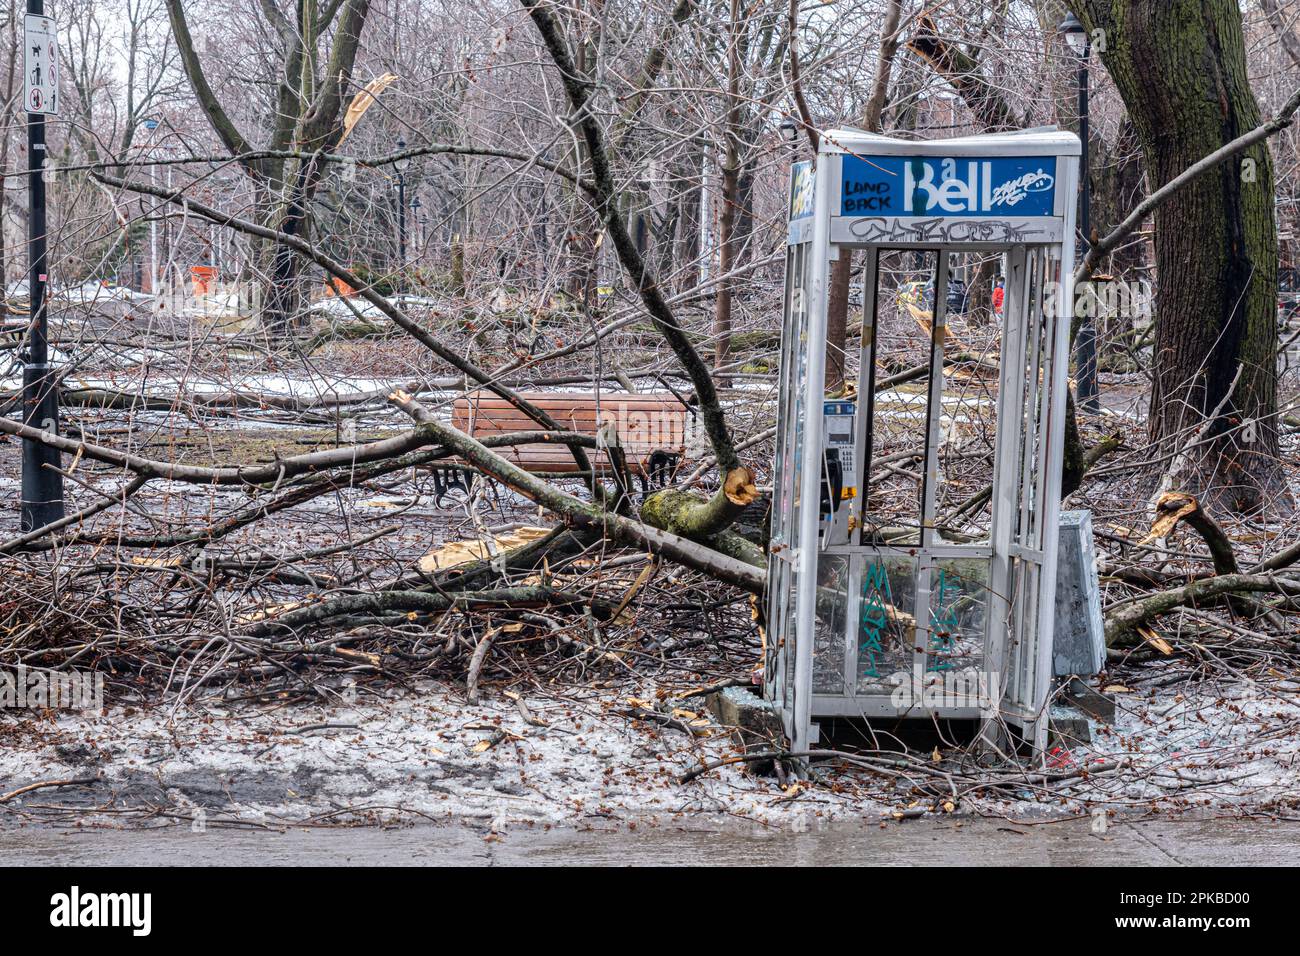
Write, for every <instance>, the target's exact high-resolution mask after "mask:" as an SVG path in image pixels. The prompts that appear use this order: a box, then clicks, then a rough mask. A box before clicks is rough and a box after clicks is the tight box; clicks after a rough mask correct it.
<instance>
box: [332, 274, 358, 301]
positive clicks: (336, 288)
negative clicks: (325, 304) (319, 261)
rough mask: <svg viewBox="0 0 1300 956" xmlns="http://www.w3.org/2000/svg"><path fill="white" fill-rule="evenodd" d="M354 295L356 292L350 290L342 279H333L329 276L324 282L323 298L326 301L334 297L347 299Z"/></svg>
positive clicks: (350, 287)
mask: <svg viewBox="0 0 1300 956" xmlns="http://www.w3.org/2000/svg"><path fill="white" fill-rule="evenodd" d="M356 294H357V290H356V289H354V288H352V286H350V285H348V284H347V283H346V282H344V281H343V280H342V279H335V278H334V277H333V276H331V277H329V278H327V279H326V280H325V298H327V299H328V298H330V297H331V296H336V295H337V296H342V297H343V298H347V297H348V296H353V295H356Z"/></svg>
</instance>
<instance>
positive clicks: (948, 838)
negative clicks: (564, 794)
mask: <svg viewBox="0 0 1300 956" xmlns="http://www.w3.org/2000/svg"><path fill="white" fill-rule="evenodd" d="M1298 856H1300V821H1297V822H1284V821H1270V820H1232V819H1209V820H1206V819H1202V820H1163V819H1161V820H1143V821H1132V822H1112V823H1111V824H1110V825H1109V827H1108V829H1107V832H1106V833H1105V834H1104V835H1099V834H1095V833H1093V832H1092V827H1091V821H1089V820H1086V819H1075V820H1066V821H1061V822H1043V821H1034V822H1031V823H1012V822H1006V821H999V820H988V819H980V820H966V821H959V820H956V819H948V820H944V821H942V822H930V821H925V820H913V821H905V822H891V823H888V824H887V825H886V826H885V827H883V828H882V827H881V826H880V825H879V824H878V823H874V822H873V823H870V824H866V823H864V824H842V823H841V824H835V825H833V826H825V827H824V828H821V829H817V828H815V827H813V828H810V829H806V830H804V831H803V832H795V831H793V830H791V829H779V830H777V829H770V828H766V827H761V826H754V827H750V826H748V825H745V824H736V823H726V824H723V825H720V826H718V827H714V828H710V827H708V826H703V825H700V824H699V823H698V822H697V823H695V824H693V825H692V826H690V827H689V828H685V829H674V828H669V827H663V826H660V827H649V826H640V827H638V828H636V829H634V830H633V829H628V828H626V827H620V828H617V829H603V828H602V829H593V830H585V831H582V830H564V829H558V828H557V829H553V830H549V831H548V830H543V829H541V828H539V827H538V828H529V827H520V828H512V829H510V830H507V831H506V832H504V833H501V834H493V833H491V832H490V831H488V830H487V829H475V828H473V827H469V826H461V825H446V826H438V825H423V826H414V827H408V828H401V829H364V828H356V829H294V830H287V831H284V832H278V831H266V830H246V829H241V830H234V829H216V828H209V829H208V830H207V831H206V832H203V833H194V832H192V831H191V830H190V829H189V828H188V827H185V828H170V827H169V828H165V829H156V830H94V831H89V830H87V831H71V830H58V829H47V828H22V829H6V830H0V865H10V866H14V865H17V866H21V865H36V866H58V865H91V866H95V865H171V866H213V865H257V866H284V865H331V864H333V865H350V866H372V865H384V866H448V865H453V866H454V865H577V866H601V865H608V866H624V865H630V864H631V865H647V866H672V865H699V866H716V865H759V866H763V865H774V864H775V865H796V866H807V865H871V866H906V865H973V866H979V865H1026V866H1091V865H1107V866H1116V865H1155V866H1180V865H1189V866H1220V865H1224V866H1227V865H1283V864H1293V863H1294V861H1295V860H1296V858H1297V857H1298Z"/></svg>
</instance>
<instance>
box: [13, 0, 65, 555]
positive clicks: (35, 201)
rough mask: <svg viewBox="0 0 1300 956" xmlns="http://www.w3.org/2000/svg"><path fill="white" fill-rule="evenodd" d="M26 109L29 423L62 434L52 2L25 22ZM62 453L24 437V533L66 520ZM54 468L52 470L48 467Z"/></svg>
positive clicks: (34, 9) (34, 0) (38, 6)
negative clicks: (48, 222) (52, 191)
mask: <svg viewBox="0 0 1300 956" xmlns="http://www.w3.org/2000/svg"><path fill="white" fill-rule="evenodd" d="M23 41H24V42H23V87H24V88H23V106H24V108H25V109H26V111H27V194H28V198H29V201H30V204H31V209H30V214H29V216H28V226H27V239H28V243H29V256H30V263H31V264H30V269H31V271H30V272H29V273H28V281H27V290H28V294H29V302H30V306H29V308H30V315H31V324H30V327H29V337H28V343H27V349H26V354H25V355H24V356H23V359H24V365H23V424H24V425H28V426H30V427H32V428H39V429H41V430H42V431H47V432H51V433H53V434H56V435H57V434H58V431H59V395H58V390H57V379H56V378H55V376H54V374H53V369H52V368H51V367H50V354H49V351H50V350H49V328H48V324H47V323H48V315H47V311H48V309H47V302H46V294H45V287H46V283H47V281H48V279H49V275H48V273H49V263H48V259H47V257H46V248H45V117H46V116H50V115H55V114H57V113H58V109H59V51H58V37H57V31H56V28H55V24H54V21H53V20H51V19H49V18H48V17H46V16H45V4H44V0H27V16H26V17H25V18H24V19H23ZM61 463H62V462H61V460H60V456H59V451H58V449H56V448H52V447H51V446H49V445H46V444H44V443H43V442H40V441H36V440H34V439H30V438H24V439H23V482H22V522H21V523H22V529H23V530H24V531H32V530H34V529H36V528H41V527H44V526H45V525H47V524H49V523H50V522H52V521H58V520H59V519H60V518H62V517H63V475H62V473H60V472H59V471H58V470H57V469H58V468H59V465H60V464H61ZM47 466H48V467H47Z"/></svg>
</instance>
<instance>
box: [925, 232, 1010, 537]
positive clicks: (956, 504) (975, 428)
mask: <svg viewBox="0 0 1300 956" xmlns="http://www.w3.org/2000/svg"><path fill="white" fill-rule="evenodd" d="M954 258H955V257H954ZM962 290H963V285H962V281H961V279H960V278H958V277H955V276H954V277H951V278H950V279H949V284H948V297H947V299H948V306H949V309H950V310H952V309H964V308H965V304H964V303H965V297H964V294H963V291H962ZM968 317H969V315H968V313H964V312H955V311H949V312H948V315H947V331H946V334H945V335H944V336H943V338H942V342H943V355H944V372H943V395H942V398H941V401H942V403H943V405H942V410H941V417H940V435H939V442H938V458H939V460H938V479H939V481H938V487H937V489H936V496H935V528H936V530H937V531H938V532H939V536H940V537H941V538H943V539H946V540H948V541H955V542H985V541H988V540H989V533H990V519H991V516H992V496H991V495H990V494H988V493H987V489H988V488H989V487H990V485H991V483H992V481H993V455H994V439H995V434H996V429H997V382H998V362H999V336H998V335H997V330H996V327H992V326H988V325H984V326H979V325H975V324H973V323H971V322H969V321H968Z"/></svg>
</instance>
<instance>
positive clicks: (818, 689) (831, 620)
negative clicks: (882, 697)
mask: <svg viewBox="0 0 1300 956" xmlns="http://www.w3.org/2000/svg"><path fill="white" fill-rule="evenodd" d="M848 606H849V562H848V559H847V558H845V557H840V556H838V555H830V554H823V555H822V556H821V560H820V561H819V562H818V567H817V614H816V637H815V639H814V641H813V693H815V694H839V693H842V692H843V691H844V655H845V654H846V653H847V650H848V647H847V629H846V627H845V624H846V622H847V612H848Z"/></svg>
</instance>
